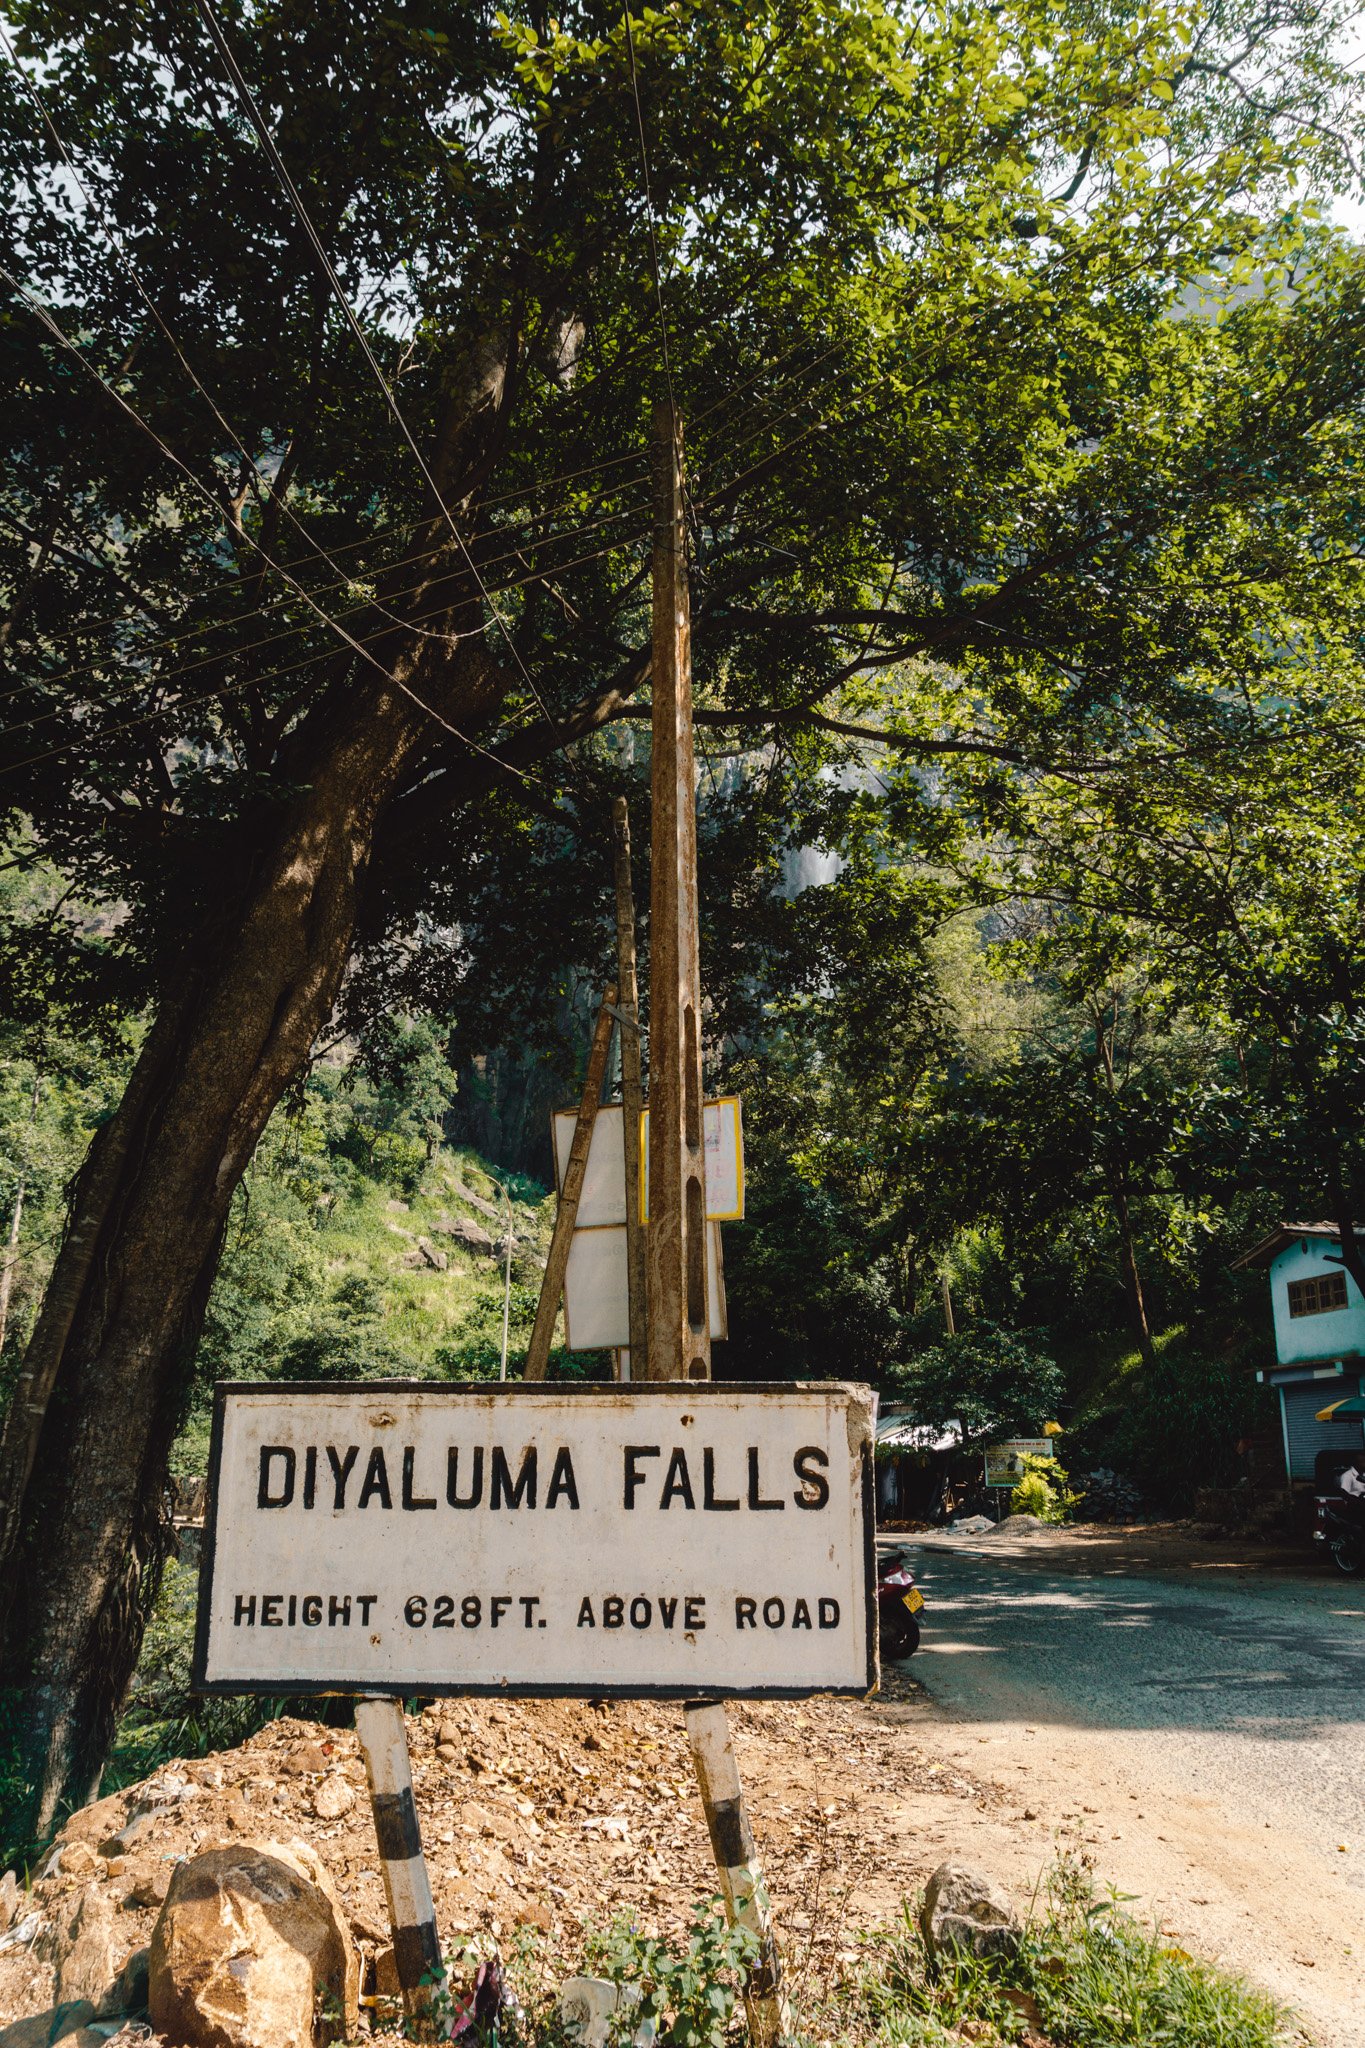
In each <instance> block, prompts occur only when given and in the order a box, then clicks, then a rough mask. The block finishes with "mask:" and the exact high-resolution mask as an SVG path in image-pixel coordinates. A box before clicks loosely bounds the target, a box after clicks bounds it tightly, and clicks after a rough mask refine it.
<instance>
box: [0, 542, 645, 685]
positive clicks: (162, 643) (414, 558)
mask: <svg viewBox="0 0 1365 2048" xmlns="http://www.w3.org/2000/svg"><path fill="white" fill-rule="evenodd" d="M646 509H647V508H646V507H645V506H644V505H643V504H641V505H632V506H627V507H624V508H623V509H622V510H620V511H618V512H613V513H610V514H608V515H607V516H606V517H605V518H603V519H595V520H591V521H590V522H589V523H588V524H587V525H585V526H578V527H569V528H566V529H565V530H564V531H563V532H561V533H553V534H546V535H544V536H542V537H541V538H540V539H539V540H534V541H531V542H530V547H532V548H536V549H539V548H543V547H550V546H559V545H561V544H562V543H563V542H565V541H574V540H577V539H579V538H580V537H582V536H583V535H586V534H590V533H598V532H600V531H601V529H602V528H603V527H604V526H610V525H614V524H616V523H618V522H619V521H620V520H623V519H627V518H631V519H638V517H639V516H640V513H641V512H642V511H644V510H646ZM504 530H505V529H503V528H499V527H492V528H489V529H488V530H487V533H486V534H485V536H484V537H485V538H488V537H490V536H491V535H492V534H500V533H502V532H503V531H504ZM634 537H635V534H634V532H633V531H632V532H630V533H627V534H624V535H623V536H622V537H621V540H620V542H619V543H618V544H619V545H622V546H624V545H626V544H627V543H628V542H629V541H630V540H631V539H633V538H634ZM448 545H449V543H448V542H446V541H442V542H441V543H440V544H439V545H438V546H437V547H434V548H428V549H426V550H424V551H422V552H419V553H417V554H414V555H403V556H400V557H399V558H398V560H397V561H396V562H385V563H382V564H381V565H380V566H379V568H378V569H375V570H372V571H370V572H369V573H368V574H367V575H360V574H355V575H351V576H344V577H341V578H340V579H338V581H337V582H335V583H323V584H319V585H317V586H315V587H314V589H313V592H312V595H313V596H314V597H315V598H316V597H322V596H325V595H327V594H328V593H329V592H332V591H345V590H347V589H352V588H354V587H355V585H356V584H358V583H364V582H368V581H371V580H373V579H374V578H376V577H377V576H379V575H384V576H391V575H393V574H394V573H395V571H397V570H399V569H403V568H413V567H415V566H416V565H418V564H420V563H423V562H431V561H435V559H436V558H437V556H438V555H441V554H444V553H445V552H446V549H447V547H448ZM528 551H529V549H528V547H527V546H523V547H518V548H511V549H509V550H508V551H507V552H506V553H505V554H501V555H493V556H491V557H489V558H488V559H487V560H486V561H485V562H484V565H483V566H484V568H485V569H488V568H492V567H495V566H496V565H497V564H498V563H499V562H510V561H520V560H522V559H523V557H524V556H525V554H526V553H527V552H528ZM601 552H605V553H608V554H610V553H612V552H613V548H607V549H606V550H604V551H601ZM601 552H599V553H597V554H592V555H586V556H579V557H577V558H575V559H574V560H573V561H572V562H558V563H550V564H548V565H547V566H546V567H545V568H543V569H540V570H536V571H535V572H533V573H532V574H530V575H528V576H526V577H518V578H516V579H514V580H513V581H512V582H510V583H504V584H501V585H499V586H498V587H499V588H501V589H518V588H520V587H521V586H522V585H523V584H524V583H528V582H535V581H537V580H539V579H541V578H544V577H549V576H560V575H564V574H566V573H567V572H568V570H569V569H571V568H580V567H581V566H582V565H583V563H584V562H590V561H598V560H600V559H601ZM424 580H425V579H421V580H419V581H418V582H416V583H411V584H407V585H405V586H403V587H402V588H400V589H397V590H393V589H390V590H388V591H387V593H386V595H387V597H388V599H389V601H390V602H394V601H396V600H397V599H398V598H400V597H405V596H409V595H411V594H412V592H413V591H416V590H420V589H421V588H422V583H423V581H424ZM287 602H288V597H287V596H286V595H285V594H283V593H282V594H281V595H280V596H278V597H276V598H273V599H271V600H270V605H269V606H266V605H260V606H255V607H253V608H252V609H251V610H250V611H245V612H241V613H239V614H238V615H237V616H236V617H235V618H227V619H210V620H209V621H207V623H205V624H204V625H202V626H197V627H194V628H193V629H192V630H189V631H187V632H184V633H168V634H165V635H163V636H162V637H161V638H160V639H158V640H150V641H145V642H142V643H141V644H139V645H135V646H133V647H128V648H119V649H115V650H112V651H111V653H109V654H107V655H105V656H104V657H97V658H96V659H95V660H93V661H85V662H76V663H73V664H72V665H71V666H69V667H67V668H64V669H57V670H55V671H52V672H49V673H46V674H42V675H38V676H32V677H30V678H29V679H28V680H26V681H25V682H22V683H16V684H15V685H13V686H12V687H11V688H10V689H8V690H2V691H0V703H4V702H6V701H7V700H8V699H9V698H11V697H16V696H20V695H22V694H23V692H24V691H25V690H30V689H35V688H49V687H51V685H53V684H54V683H60V682H65V681H67V680H68V679H69V678H71V677H73V676H83V675H91V674H93V673H95V672H96V671H97V670H99V669H100V668H101V667H102V666H103V665H104V662H105V661H108V660H117V661H119V662H121V663H125V664H127V663H132V662H137V661H140V660H143V659H145V658H146V657H147V656H148V655H150V654H154V653H156V652H157V651H158V650H159V649H161V648H165V647H175V646H181V645H185V644H187V643H189V642H190V641H194V640H202V639H204V638H205V637H206V636H207V635H209V634H212V633H226V632H228V631H230V630H231V629H232V628H233V627H234V626H241V625H244V624H246V623H248V622H249V621H251V620H253V619H259V620H260V621H261V622H262V623H268V622H269V618H270V611H271V609H272V608H274V607H276V606H279V605H283V604H286V603H287ZM372 603H373V604H375V605H376V606H377V608H378V609H379V610H381V611H383V610H384V607H383V606H381V605H377V600H370V599H366V600H365V601H364V603H362V604H357V605H354V606H352V607H351V610H352V611H353V612H354V611H365V610H368V609H370V608H371V605H372ZM339 616H340V617H342V618H345V617H346V616H347V614H346V612H345V611H342V612H341V613H340V615H339ZM385 616H386V617H391V614H388V613H387V612H386V613H385ZM403 623H404V624H405V625H408V624H411V623H412V622H411V620H410V619H409V618H405V619H404V621H403ZM308 630H309V626H308V622H306V621H305V622H304V623H302V624H300V625H296V626H291V627H288V628H287V629H285V630H284V631H283V632H282V633H280V634H278V635H275V636H266V637H265V638H263V639H259V640H252V641H249V642H248V643H247V644H246V646H245V647H242V646H235V647H230V648H226V649H224V650H223V651H222V652H221V653H219V654H209V655H205V656H204V661H205V662H208V661H216V660H222V659H226V658H227V657H228V656H230V655H237V654H245V653H249V652H251V651H252V650H253V649H254V648H257V647H264V646H267V645H269V644H270V638H271V637H274V638H278V639H288V638H290V637H291V636H292V635H293V634H295V633H301V632H307V631H308ZM413 630H414V631H416V630H418V628H416V627H415V626H414V627H413ZM199 665H200V664H197V663H191V664H189V666H190V667H195V666H199ZM171 673H172V674H179V673H184V670H183V669H176V670H172V671H171Z"/></svg>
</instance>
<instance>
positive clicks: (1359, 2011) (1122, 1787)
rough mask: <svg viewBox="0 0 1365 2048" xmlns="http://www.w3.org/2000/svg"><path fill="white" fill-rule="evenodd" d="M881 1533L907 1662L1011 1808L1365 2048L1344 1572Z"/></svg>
mask: <svg viewBox="0 0 1365 2048" xmlns="http://www.w3.org/2000/svg"><path fill="white" fill-rule="evenodd" d="M899 1546H900V1547H901V1548H902V1549H903V1550H904V1552H905V1554H906V1556H907V1560H908V1561H909V1562H910V1563H911V1564H912V1567H913V1569H914V1570H915V1572H916V1574H917V1576H918V1577H919V1579H920V1583H921V1585H922V1588H923V1591H924V1594H925V1598H926V1602H927V1608H926V1615H925V1621H926V1626H925V1630H924V1647H923V1649H922V1651H921V1653H920V1655H919V1656H918V1657H916V1658H915V1660H914V1662H913V1665H912V1666H911V1667H910V1669H911V1670H912V1672H913V1675H914V1676H915V1677H916V1678H917V1679H919V1680H920V1682H921V1683H922V1684H923V1685H924V1686H925V1688H926V1689H927V1691H928V1693H929V1696H930V1699H931V1701H932V1702H933V1706H934V1709H935V1713H936V1718H937V1719H938V1720H939V1721H940V1722H941V1723H942V1724H944V1726H945V1728H946V1729H951V1730H953V1731H954V1732H955V1733H956V1735H957V1737H958V1739H959V1741H961V1742H962V1743H963V1744H964V1745H965V1746H964V1747H963V1748H962V1749H961V1750H959V1752H958V1753H959V1754H961V1755H964V1756H966V1755H970V1756H971V1757H972V1758H973V1761H974V1762H975V1763H976V1764H977V1765H978V1766H982V1765H989V1766H990V1767H991V1768H992V1769H993V1770H994V1772H995V1775H996V1778H997V1781H998V1782H999V1783H1001V1784H1002V1785H1004V1786H1007V1787H1008V1788H1009V1789H1010V1790H1011V1791H1013V1792H1015V1793H1016V1794H1017V1795H1018V1797H1019V1798H1020V1800H1021V1802H1027V1803H1026V1804H1025V1805H1024V1807H1023V1811H1022V1812H1021V1814H1020V1821H1021V1823H1022V1822H1023V1821H1024V1820H1025V1819H1027V1821H1028V1824H1029V1826H1030V1827H1032V1828H1033V1829H1035V1830H1040V1831H1041V1830H1044V1829H1048V1828H1050V1829H1051V1830H1052V1834H1053V1839H1054V1842H1058V1843H1063V1844H1065V1845H1068V1846H1077V1845H1084V1847H1085V1851H1086V1853H1089V1854H1090V1855H1092V1856H1093V1858H1094V1860H1095V1863H1096V1868H1097V1873H1098V1874H1099V1876H1100V1878H1101V1881H1107V1882H1112V1883H1114V1884H1115V1885H1117V1886H1118V1888H1119V1889H1121V1890H1124V1891H1127V1892H1131V1893H1134V1894H1136V1895H1137V1897H1138V1898H1139V1899H1140V1900H1141V1901H1142V1902H1143V1905H1142V1908H1141V1910H1144V1911H1147V1912H1149V1913H1151V1914H1154V1915H1156V1916H1158V1917H1160V1918H1162V1919H1163V1922H1164V1923H1167V1924H1170V1925H1171V1926H1172V1929H1173V1931H1179V1932H1181V1933H1183V1934H1185V1935H1188V1936H1189V1937H1190V1939H1191V1940H1192V1941H1194V1942H1197V1943H1199V1944H1200V1945H1202V1947H1203V1948H1204V1950H1205V1952H1207V1953H1211V1954H1216V1955H1218V1956H1220V1957H1221V1958H1222V1959H1223V1960H1225V1961H1226V1962H1228V1963H1229V1964H1230V1965H1232V1966H1233V1967H1236V1968H1237V1969H1239V1970H1241V1971H1243V1972H1244V1973H1245V1974H1247V1975H1250V1976H1253V1977H1256V1978H1258V1979H1259V1980H1260V1981H1261V1982H1263V1983H1265V1984H1266V1985H1267V1986H1268V1988H1270V1989H1272V1990H1274V1991H1275V1992H1276V1993H1277V1995H1279V1996H1281V1997H1283V1998H1287V1999H1289V2000H1291V2001H1292V2002H1293V2003H1294V2005H1295V2006H1296V2007H1297V2009H1298V2010H1299V2011H1300V2012H1302V2013H1303V2014H1304V2015H1305V2017H1306V2018H1307V2019H1308V2020H1309V2021H1310V2022H1311V2023H1312V2025H1313V2026H1314V2029H1315V2031H1316V2032H1317V2033H1318V2034H1319V2036H1320V2037H1321V2038H1322V2039H1324V2040H1327V2041H1330V2042H1332V2043H1334V2044H1341V2048H1365V1995H1363V1994H1362V1990H1361V1980H1360V1975H1359V1966H1360V1963H1361V1961H1362V1960H1365V1584H1353V1583H1352V1582H1350V1581H1348V1580H1344V1579H1335V1580H1334V1579H1332V1578H1329V1577H1328V1576H1327V1575H1326V1572H1325V1571H1323V1572H1320V1573H1315V1572H1314V1571H1313V1570H1312V1569H1311V1566H1310V1567H1307V1568H1305V1567H1304V1566H1302V1565H1297V1564H1296V1565H1295V1566H1294V1567H1293V1568H1292V1569H1291V1570H1288V1571H1282V1572H1274V1571H1265V1570H1262V1569H1260V1568H1258V1566H1257V1564H1256V1562H1255V1560H1254V1556H1253V1559H1252V1561H1251V1562H1250V1563H1248V1561H1247V1560H1246V1559H1245V1558H1242V1559H1237V1558H1235V1557H1233V1558H1229V1557H1227V1556H1226V1555H1225V1554H1219V1555H1215V1554H1214V1553H1212V1552H1210V1551H1209V1549H1208V1547H1207V1546H1203V1547H1202V1549H1201V1547H1200V1546H1199V1545H1197V1544H1194V1545H1188V1546H1186V1550H1185V1554H1184V1555H1183V1556H1182V1555H1180V1554H1179V1553H1178V1552H1172V1553H1171V1554H1170V1556H1169V1557H1168V1559H1167V1561H1166V1562H1164V1563H1160V1562H1159V1564H1158V1567H1157V1568H1153V1567H1152V1564H1151V1560H1150V1558H1144V1557H1143V1556H1141V1555H1140V1554H1139V1555H1137V1556H1134V1555H1133V1554H1132V1550H1131V1547H1130V1548H1129V1549H1128V1550H1127V1551H1125V1548H1124V1545H1123V1543H1122V1541H1121V1540H1119V1541H1116V1540H1115V1539H1113V1538H1109V1539H1105V1538H1103V1537H1100V1536H1098V1532H1097V1536H1096V1538H1095V1539H1094V1540H1093V1541H1091V1542H1086V1541H1079V1542H1078V1541H1074V1540H1073V1541H1067V1540H1066V1539H1064V1538H1063V1539H1054V1538H1052V1537H1051V1536H1050V1535H1048V1534H1037V1535H1033V1536H1031V1537H1028V1538H1022V1537H1021V1538H1018V1539H1013V1540H1011V1539H1009V1538H1003V1537H1002V1536H999V1535H996V1536H991V1537H987V1538H983V1539H978V1540H977V1541H976V1542H975V1543H974V1544H972V1546H971V1547H970V1548H968V1547H965V1546H963V1545H960V1544H957V1543H955V1542H946V1543H945V1542H940V1541H937V1540H934V1539H927V1540H925V1541H923V1542H920V1541H917V1540H916V1539H913V1538H911V1539H899ZM1139 1548H1140V1547H1139ZM1158 1549H1159V1547H1158ZM1020 1832H1021V1833H1022V1832H1023V1828H1022V1826H1021V1828H1020Z"/></svg>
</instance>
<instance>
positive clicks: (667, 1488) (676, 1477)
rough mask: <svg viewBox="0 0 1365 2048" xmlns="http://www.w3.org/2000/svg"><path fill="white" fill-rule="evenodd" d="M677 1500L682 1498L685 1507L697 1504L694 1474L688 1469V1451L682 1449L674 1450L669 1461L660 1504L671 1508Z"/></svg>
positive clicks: (693, 1506)
mask: <svg viewBox="0 0 1365 2048" xmlns="http://www.w3.org/2000/svg"><path fill="white" fill-rule="evenodd" d="M675 1500H680V1501H681V1502H682V1504H683V1506H684V1507H685V1508H695V1506H696V1505H697V1503H696V1501H695V1500H694V1499H693V1498H692V1474H691V1473H690V1472H689V1471H688V1469H687V1453H686V1452H685V1451H681V1450H679V1451H674V1453H673V1455H672V1457H671V1458H670V1459H669V1461H668V1470H667V1472H665V1474H664V1490H663V1494H662V1496H661V1497H660V1500H659V1506H660V1507H661V1508H671V1507H672V1505H673V1503H674V1501H675Z"/></svg>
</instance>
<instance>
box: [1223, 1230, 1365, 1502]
mask: <svg viewBox="0 0 1365 2048" xmlns="http://www.w3.org/2000/svg"><path fill="white" fill-rule="evenodd" d="M1235 1264H1236V1265H1238V1266H1265V1267H1267V1268H1268V1269H1269V1273H1270V1300H1271V1307H1272V1310H1273V1312H1274V1317H1275V1359H1276V1363H1275V1365H1274V1366H1273V1367H1270V1368H1269V1369H1267V1370H1266V1371H1264V1372H1258V1373H1257V1375H1256V1377H1257V1379H1258V1380H1259V1381H1260V1382H1261V1384H1262V1385H1263V1386H1267V1387H1273V1388H1274V1389H1275V1391H1276V1393H1277V1394H1278V1396H1279V1403H1280V1428H1281V1432H1282V1435H1283V1438H1284V1465H1285V1474H1286V1477H1287V1478H1288V1480H1289V1483H1290V1485H1291V1486H1293V1485H1296V1484H1299V1483H1303V1482H1311V1481H1312V1480H1313V1478H1314V1474H1315V1469H1316V1461H1317V1458H1318V1454H1319V1453H1320V1452H1323V1451H1334V1452H1350V1451H1359V1450H1360V1449H1361V1447H1362V1443H1363V1442H1365V1437H1363V1436H1362V1430H1361V1422H1360V1417H1359V1416H1348V1415H1335V1416H1333V1415H1328V1416H1327V1417H1326V1418H1325V1419H1323V1417H1322V1410H1324V1409H1326V1408H1329V1407H1331V1406H1332V1405H1333V1404H1334V1403H1336V1402H1339V1401H1341V1400H1345V1399H1346V1398H1348V1397H1349V1396H1350V1395H1352V1394H1360V1393H1362V1392H1365V1297H1362V1295H1361V1292H1360V1289H1359V1288H1358V1287H1357V1286H1356V1284H1355V1281H1354V1280H1353V1279H1352V1278H1351V1276H1350V1274H1349V1273H1348V1272H1347V1271H1346V1268H1345V1267H1344V1265H1343V1264H1342V1261H1341V1233H1340V1231H1339V1229H1338V1228H1337V1226H1336V1225H1335V1224H1333V1223H1281V1224H1280V1225H1279V1226H1278V1227H1277V1228H1276V1229H1275V1230H1272V1231H1271V1233H1270V1235H1269V1236H1268V1237H1266V1238H1263V1239H1262V1240H1261V1242H1260V1243H1259V1244H1256V1245H1253V1246H1252V1247H1251V1250H1250V1251H1248V1252H1244V1253H1243V1254H1242V1256H1241V1258H1240V1259H1238V1260H1236V1261H1235Z"/></svg>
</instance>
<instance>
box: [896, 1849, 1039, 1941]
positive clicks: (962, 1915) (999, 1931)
mask: <svg viewBox="0 0 1365 2048" xmlns="http://www.w3.org/2000/svg"><path fill="white" fill-rule="evenodd" d="M919 1924H920V1932H921V1934H922V1935H923V1936H924V1946H925V1948H926V1950H927V1951H928V1954H929V1960H930V1961H931V1962H937V1960H938V1958H939V1956H940V1954H941V1953H942V1951H943V1950H944V1949H950V1948H955V1949H959V1950H965V1951H966V1953H967V1954H968V1955H973V1956H979V1957H983V1958H984V1957H986V1956H1012V1955H1015V1954H1017V1953H1018V1949H1019V1944H1020V1941H1021V1940H1022V1938H1023V1932H1024V1930H1023V1926H1022V1924H1021V1922H1020V1919H1019V1916H1018V1914H1017V1913H1016V1912H1015V1910H1014V1908H1013V1906H1012V1905H1011V1904H1010V1902H1009V1899H1008V1898H1007V1897H1006V1895H1005V1893H1004V1892H1003V1891H1002V1890H1001V1889H1000V1886H999V1885H998V1884H996V1882H995V1880H994V1878H990V1877H987V1876H985V1875H984V1874H983V1873H982V1872H981V1871H979V1870H972V1869H970V1868H969V1867H968V1866H967V1865H966V1864H965V1863H940V1864H939V1867H938V1869H937V1870H936V1871H935V1872H934V1874H933V1876H932V1877H931V1878H930V1880H929V1882H928V1884H927V1885H926V1887H925V1891H924V1904H923V1906H922V1907H921V1908H920V1916H919Z"/></svg>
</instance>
